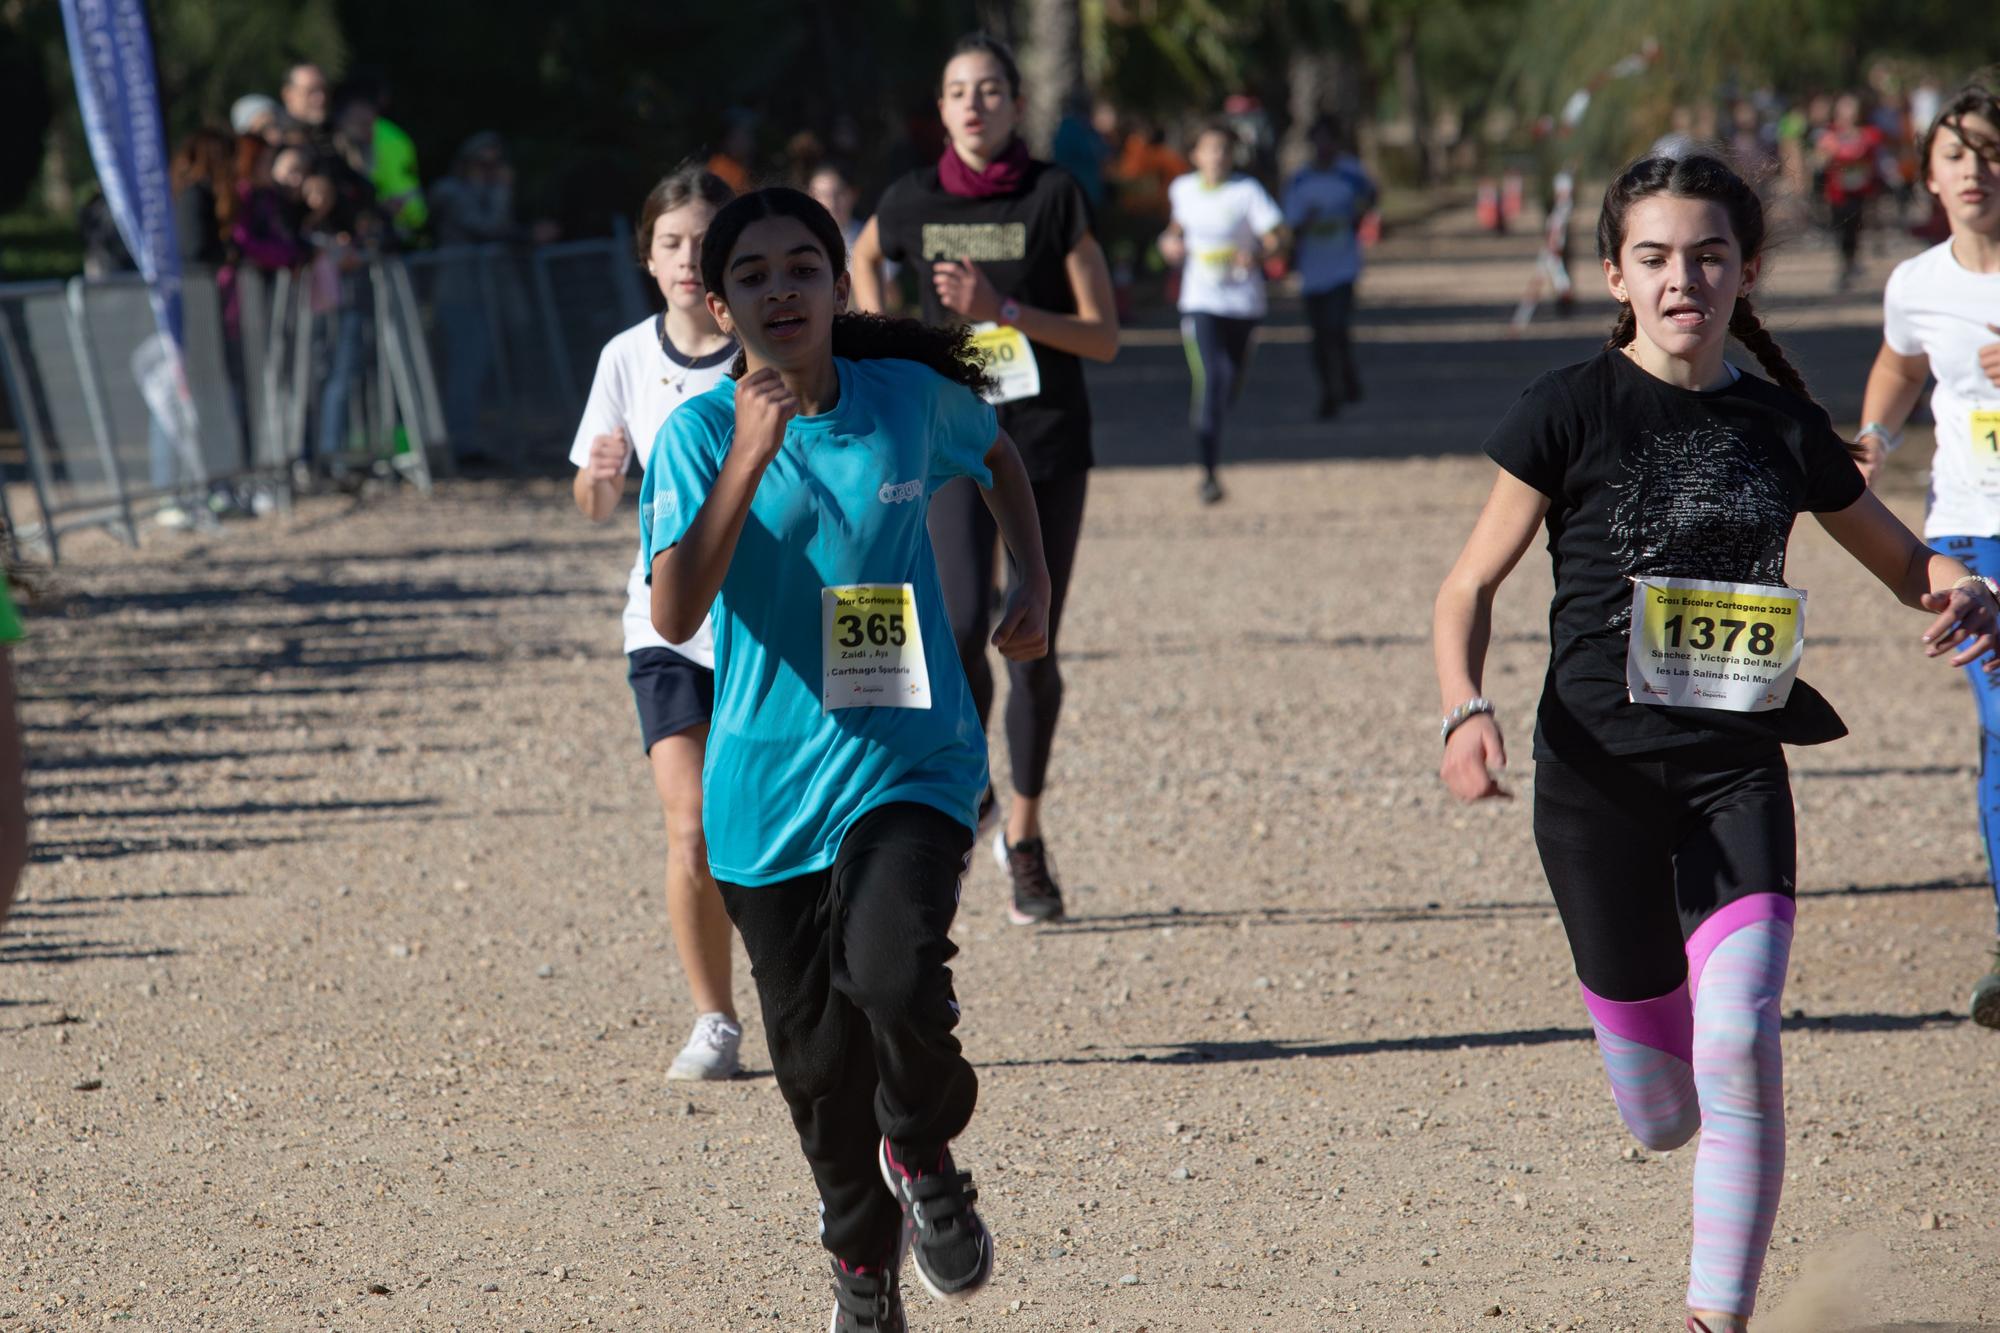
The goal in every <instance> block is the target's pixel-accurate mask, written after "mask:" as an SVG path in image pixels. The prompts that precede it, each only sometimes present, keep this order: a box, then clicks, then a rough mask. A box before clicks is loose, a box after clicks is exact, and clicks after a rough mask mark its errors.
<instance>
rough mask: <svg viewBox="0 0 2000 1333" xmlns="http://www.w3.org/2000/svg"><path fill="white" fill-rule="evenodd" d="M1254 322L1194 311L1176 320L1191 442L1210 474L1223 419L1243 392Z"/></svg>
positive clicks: (1216, 460)
mask: <svg viewBox="0 0 2000 1333" xmlns="http://www.w3.org/2000/svg"><path fill="white" fill-rule="evenodd" d="M1256 330H1257V321H1256V320H1254V319H1231V318H1229V317H1228V316H1227V315H1204V314H1201V313H1199V312H1197V313H1195V314H1191V315H1183V316H1181V342H1182V343H1183V344H1184V345H1185V346H1186V348H1187V359H1188V370H1189V372H1190V373H1192V374H1193V376H1194V438H1195V446H1196V448H1197V449H1198V450H1199V451H1200V454H1201V465H1202V466H1203V467H1204V468H1207V469H1208V470H1209V471H1210V472H1213V471H1215V466H1216V464H1217V463H1219V462H1221V461H1222V414H1223V412H1224V410H1226V409H1227V408H1229V407H1232V406H1234V405H1235V402H1236V399H1237V398H1238V397H1239V396H1240V395H1241V394H1242V392H1243V376H1244V372H1245V371H1247V370H1248V369H1249V368H1250V335H1251V334H1252V333H1254V332H1256Z"/></svg>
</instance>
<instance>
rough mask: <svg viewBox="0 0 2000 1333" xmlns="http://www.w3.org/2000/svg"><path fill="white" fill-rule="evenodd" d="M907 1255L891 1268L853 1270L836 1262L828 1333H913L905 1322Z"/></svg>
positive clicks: (898, 1248)
mask: <svg viewBox="0 0 2000 1333" xmlns="http://www.w3.org/2000/svg"><path fill="white" fill-rule="evenodd" d="M902 1266H903V1254H902V1248H901V1246H898V1247H897V1251H896V1262H895V1263H894V1264H893V1265H891V1266H890V1267H888V1268H849V1267H848V1266H847V1265H846V1264H844V1263H842V1262H841V1261H840V1260H838V1259H835V1260H834V1261H833V1321H832V1322H831V1323H829V1324H828V1325H827V1326H826V1333H909V1327H910V1326H909V1325H908V1324H907V1323H905V1322H904V1320H903V1280H902V1276H901V1269H902Z"/></svg>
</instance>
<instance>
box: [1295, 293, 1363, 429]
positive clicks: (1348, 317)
mask: <svg viewBox="0 0 2000 1333" xmlns="http://www.w3.org/2000/svg"><path fill="white" fill-rule="evenodd" d="M1306 322H1307V323H1308V324H1310V325H1311V326H1312V340H1313V369H1314V370H1316V371H1318V372H1319V391H1320V395H1321V396H1322V397H1323V398H1324V399H1325V400H1326V402H1327V403H1328V404H1330V405H1332V406H1334V407H1338V406H1340V405H1341V404H1342V403H1351V402H1354V401H1356V400H1357V399H1359V398H1360V397H1361V376H1360V375H1358V374H1357V373H1355V369H1354V334H1353V324H1354V284H1353V283H1351V282H1343V283H1341V284H1340V285H1338V286H1336V287H1329V288H1327V289H1326V290H1325V291H1323V292H1307V293H1306Z"/></svg>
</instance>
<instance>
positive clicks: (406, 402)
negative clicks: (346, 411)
mask: <svg viewBox="0 0 2000 1333" xmlns="http://www.w3.org/2000/svg"><path fill="white" fill-rule="evenodd" d="M392 262H393V261H392ZM390 267H391V263H385V262H383V261H382V260H379V259H378V260H376V261H375V262H374V263H373V264H371V265H370V266H369V269H368V280H369V282H371V283H372V284H374V287H375V345H376V347H378V348H379V349H380V350H381V356H382V369H383V373H384V375H385V377H386V378H387V380H388V384H387V392H386V394H385V397H386V399H387V405H388V407H389V411H388V412H387V413H386V416H387V417H388V419H389V421H390V422H392V423H395V422H401V424H402V426H403V430H404V431H405V433H406V434H407V435H408V437H409V443H410V448H409V452H408V453H406V454H392V455H391V456H390V461H391V462H392V463H393V464H394V466H395V467H396V468H397V469H398V470H400V471H402V472H403V473H405V474H407V475H408V476H410V477H411V478H412V479H413V480H414V481H415V482H416V484H417V489H418V490H419V491H421V492H423V493H424V494H425V495H429V494H430V493H431V456H430V451H429V449H428V448H427V447H426V444H425V437H424V427H423V422H422V421H421V420H420V418H421V417H422V416H423V412H422V410H421V409H420V408H419V406H418V404H417V386H416V376H415V375H414V374H412V373H411V370H410V360H411V354H410V351H409V349H408V347H407V345H406V343H405V340H404V338H403V331H402V328H401V327H400V324H401V321H399V320H398V319H397V318H396V311H395V310H394V308H393V307H392V305H391V300H392V294H391V291H390V279H389V277H388V271H389V269H390ZM390 429H391V431H392V432H393V431H394V425H392V426H391V427H390Z"/></svg>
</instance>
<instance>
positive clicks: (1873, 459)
mask: <svg viewBox="0 0 2000 1333" xmlns="http://www.w3.org/2000/svg"><path fill="white" fill-rule="evenodd" d="M1930 373H1931V362H1930V358H1929V357H1927V356H1904V355H1903V354H1902V353H1900V352H1898V351H1896V350H1895V349H1894V348H1892V347H1890V346H1889V344H1887V343H1883V344H1882V350H1881V351H1879V352H1877V353H1876V354H1875V364H1874V366H1872V367H1871V368H1870V369H1869V371H1868V388H1867V389H1866V390H1865V391H1864V392H1863V393H1862V395H1861V420H1862V421H1863V422H1864V423H1867V424H1877V425H1882V426H1886V427H1888V428H1889V429H1890V430H1892V431H1894V430H1901V429H1902V426H1903V423H1904V422H1905V421H1908V420H1909V419H1910V413H1911V411H1912V410H1913V409H1914V408H1915V407H1916V405H1917V398H1918V396H1919V395H1920V394H1922V393H1923V391H1924V381H1925V380H1926V379H1928V378H1930ZM1854 446H1855V448H1854V453H1855V457H1854V461H1855V462H1857V463H1859V464H1860V465H1861V475H1862V476H1864V477H1866V478H1868V484H1869V485H1870V486H1873V485H1874V484H1875V478H1876V476H1877V474H1878V473H1880V472H1881V470H1882V460H1883V459H1884V458H1886V457H1888V455H1889V442H1888V441H1887V440H1885V439H1883V438H1882V437H1881V436H1880V435H1878V434H1876V433H1875V432H1873V431H1867V430H1864V431H1863V433H1862V434H1860V435H1858V436H1856V437H1855V440H1854Z"/></svg>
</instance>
